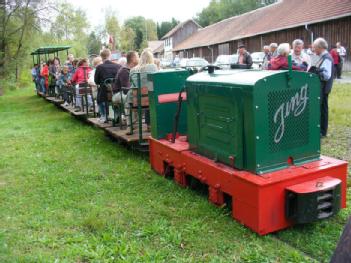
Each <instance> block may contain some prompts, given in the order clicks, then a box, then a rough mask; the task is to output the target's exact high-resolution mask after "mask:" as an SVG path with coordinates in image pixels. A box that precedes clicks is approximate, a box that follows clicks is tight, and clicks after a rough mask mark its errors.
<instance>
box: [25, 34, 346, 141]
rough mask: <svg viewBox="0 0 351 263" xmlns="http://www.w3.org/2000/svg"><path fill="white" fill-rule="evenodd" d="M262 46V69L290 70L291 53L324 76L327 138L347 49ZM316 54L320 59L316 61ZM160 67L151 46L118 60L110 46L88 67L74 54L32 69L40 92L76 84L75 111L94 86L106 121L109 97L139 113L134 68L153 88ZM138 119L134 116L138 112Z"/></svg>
mask: <svg viewBox="0 0 351 263" xmlns="http://www.w3.org/2000/svg"><path fill="white" fill-rule="evenodd" d="M263 51H264V59H263V64H262V68H263V69H267V70H282V69H288V67H289V65H288V56H289V55H291V57H292V69H293V70H298V71H308V72H313V73H315V74H317V75H318V76H319V78H320V81H321V137H325V136H326V135H327V130H328V97H329V93H330V91H331V89H332V85H333V79H334V78H341V73H342V64H343V61H344V60H345V57H346V50H345V48H344V47H342V46H341V45H340V43H337V44H336V46H333V47H332V48H331V49H330V51H328V43H327V41H326V40H325V39H323V38H318V39H316V40H315V41H314V43H313V45H311V46H310V47H309V48H308V49H304V42H303V41H302V40H301V39H296V40H294V41H293V42H292V49H291V48H290V44H289V43H281V44H280V45H278V44H277V43H271V44H270V45H269V46H264V47H263ZM312 57H313V58H314V59H315V58H317V60H316V61H314V62H313V63H312ZM252 63H253V61H252V58H251V55H250V53H249V52H247V50H246V48H245V46H244V45H241V46H239V49H238V61H237V64H240V65H243V66H247V68H250V67H251V66H252ZM158 70H159V61H157V60H156V59H154V57H153V54H152V52H151V51H150V50H149V49H145V50H144V51H143V52H142V53H141V55H140V57H139V54H138V53H137V52H136V51H130V52H128V53H127V54H125V56H122V57H121V58H120V59H119V60H118V61H112V60H111V51H110V50H109V49H106V48H105V49H103V50H102V51H101V52H100V56H97V57H95V58H94V59H93V62H92V68H91V67H90V66H89V61H88V59H85V58H83V59H80V60H77V59H74V56H73V55H72V54H70V55H68V57H67V61H66V62H65V63H64V65H63V66H62V67H61V63H60V60H59V58H54V59H53V60H49V61H48V62H47V63H42V65H35V66H34V68H33V69H32V77H33V81H34V83H35V85H36V89H37V91H41V92H42V93H43V94H44V95H45V94H47V93H48V90H49V89H50V87H51V89H52V88H54V90H55V93H56V94H60V92H61V91H62V89H63V87H67V86H71V87H73V92H75V101H74V105H75V107H76V111H80V110H81V105H82V96H81V95H80V94H81V90H82V89H84V88H85V87H87V85H89V87H92V95H89V96H88V102H87V103H88V105H89V107H90V106H92V104H93V100H92V96H94V97H95V98H96V99H97V106H98V112H99V116H100V119H99V121H100V122H104V123H106V122H108V117H109V108H110V106H109V105H110V102H112V104H114V105H118V106H119V107H120V108H123V112H124V113H125V115H126V116H130V114H132V115H136V112H135V111H132V110H131V108H132V105H133V102H135V100H134V101H133V97H134V99H135V93H133V91H132V90H133V89H132V88H133V87H135V86H136V83H137V80H136V74H135V73H138V74H139V75H140V79H141V84H142V87H146V88H147V89H148V90H150V89H152V86H151V84H150V82H149V81H148V80H147V74H149V73H153V72H157V71H158ZM111 79H112V80H113V82H112V83H111V82H109V83H108V82H107V80H111ZM133 79H134V81H133ZM98 87H99V88H98ZM134 90H135V89H134ZM146 93H147V91H146ZM63 99H64V101H65V104H66V105H68V103H69V98H68V96H67V94H66V93H63ZM144 112H145V114H144V118H145V123H146V124H147V127H148V129H150V113H149V111H148V110H147V109H146V110H145V111H144ZM133 118H134V120H135V119H137V118H138V116H134V117H133ZM133 118H127V119H126V122H127V126H129V127H130V126H131V125H132V123H130V119H133ZM140 118H142V116H140ZM119 121H122V120H119Z"/></svg>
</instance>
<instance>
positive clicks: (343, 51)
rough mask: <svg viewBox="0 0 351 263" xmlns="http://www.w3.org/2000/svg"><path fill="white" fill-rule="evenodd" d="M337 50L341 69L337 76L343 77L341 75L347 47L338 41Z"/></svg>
mask: <svg viewBox="0 0 351 263" xmlns="http://www.w3.org/2000/svg"><path fill="white" fill-rule="evenodd" d="M336 50H337V52H338V54H339V56H340V68H339V69H340V71H339V72H338V74H337V76H336V77H337V78H338V79H341V75H342V68H343V66H344V63H345V61H346V53H347V52H346V48H344V47H343V46H342V45H341V43H340V42H338V43H336Z"/></svg>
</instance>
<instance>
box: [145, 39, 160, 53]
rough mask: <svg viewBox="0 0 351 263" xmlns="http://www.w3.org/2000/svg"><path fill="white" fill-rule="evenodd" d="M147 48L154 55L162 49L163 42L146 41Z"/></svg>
mask: <svg viewBox="0 0 351 263" xmlns="http://www.w3.org/2000/svg"><path fill="white" fill-rule="evenodd" d="M147 46H148V48H150V49H151V51H152V53H155V51H156V50H158V49H159V48H160V47H161V46H162V47H163V41H158V40H156V41H148V42H147Z"/></svg>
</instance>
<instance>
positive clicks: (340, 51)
mask: <svg viewBox="0 0 351 263" xmlns="http://www.w3.org/2000/svg"><path fill="white" fill-rule="evenodd" d="M263 51H264V59H263V64H262V69H267V70H284V69H288V68H289V65H288V64H289V63H288V56H289V55H291V61H292V69H293V70H298V71H308V72H312V73H315V74H317V75H318V76H319V79H320V82H321V97H320V100H321V122H320V126H321V137H322V138H323V137H325V136H327V131H328V97H329V94H330V92H331V89H332V86H333V80H334V79H335V78H341V73H342V65H343V61H345V59H346V49H345V48H344V47H343V46H341V44H340V42H338V43H337V44H336V45H335V46H332V47H331V49H330V50H329V51H328V43H327V41H326V40H325V39H324V38H317V39H316V40H315V41H314V42H313V45H311V46H310V47H309V48H308V49H304V42H303V41H302V40H301V39H296V40H294V41H293V42H292V49H291V48H290V44H289V43H282V44H280V45H278V44H277V43H271V44H270V45H269V46H268V45H267V46H264V47H263ZM238 54H239V58H238V64H243V65H248V67H251V65H252V59H251V57H250V54H249V53H248V52H247V51H246V49H245V47H244V46H243V45H242V46H239V50H238ZM312 58H313V59H314V60H315V61H313V63H312Z"/></svg>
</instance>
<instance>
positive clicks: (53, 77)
mask: <svg viewBox="0 0 351 263" xmlns="http://www.w3.org/2000/svg"><path fill="white" fill-rule="evenodd" d="M60 72H61V63H60V59H59V58H58V57H55V58H54V60H53V61H52V63H51V65H50V66H49V86H50V89H51V90H53V91H55V94H56V96H58V95H59V93H58V89H57V88H58V87H57V86H56V82H57V80H58V77H59V75H60Z"/></svg>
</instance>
